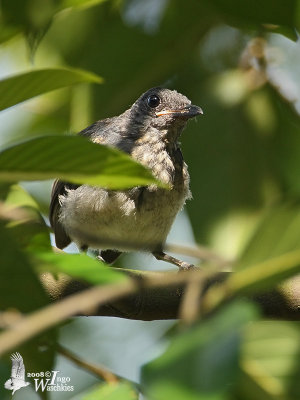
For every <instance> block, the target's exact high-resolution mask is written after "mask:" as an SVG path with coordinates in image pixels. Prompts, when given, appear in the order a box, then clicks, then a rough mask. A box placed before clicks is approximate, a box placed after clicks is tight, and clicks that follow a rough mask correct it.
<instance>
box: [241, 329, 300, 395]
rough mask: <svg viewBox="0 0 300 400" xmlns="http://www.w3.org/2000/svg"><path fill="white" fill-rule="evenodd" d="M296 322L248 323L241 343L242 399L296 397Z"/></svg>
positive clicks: (299, 340) (299, 385) (299, 390)
mask: <svg viewBox="0 0 300 400" xmlns="http://www.w3.org/2000/svg"><path fill="white" fill-rule="evenodd" d="M299 328H300V325H299V322H286V321H259V322H254V323H252V324H249V325H248V326H247V328H246V330H245V340H244V342H243V346H242V359H241V369H242V372H243V375H242V379H241V381H240V384H239V387H238V393H239V395H240V397H241V398H242V399H244V400H252V399H254V398H255V400H274V399H285V400H294V399H299V398H300V382H299V369H300V358H299V354H300V329H299Z"/></svg>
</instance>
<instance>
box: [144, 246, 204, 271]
mask: <svg viewBox="0 0 300 400" xmlns="http://www.w3.org/2000/svg"><path fill="white" fill-rule="evenodd" d="M152 254H153V255H154V257H155V258H156V259H157V260H161V261H166V262H169V263H171V264H173V265H176V266H177V267H178V268H179V270H180V271H191V270H193V269H195V268H196V267H195V266H194V265H193V264H189V263H187V262H185V261H181V260H178V258H175V257H172V256H169V255H168V254H166V253H164V252H163V251H154V252H153V253H152Z"/></svg>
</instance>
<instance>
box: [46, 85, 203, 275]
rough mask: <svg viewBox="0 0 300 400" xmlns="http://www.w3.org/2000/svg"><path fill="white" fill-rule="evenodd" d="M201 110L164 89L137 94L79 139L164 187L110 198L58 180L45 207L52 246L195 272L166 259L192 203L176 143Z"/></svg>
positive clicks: (115, 193) (98, 189)
mask: <svg viewBox="0 0 300 400" xmlns="http://www.w3.org/2000/svg"><path fill="white" fill-rule="evenodd" d="M199 114H202V110H201V108H200V107H198V106H194V105H192V104H191V101H190V100H189V99H188V98H187V97H185V96H184V95H182V94H180V93H178V92H176V91H175V90H169V89H165V88H159V87H157V88H152V89H149V90H148V91H147V92H146V93H144V94H142V95H141V96H140V97H139V98H138V99H137V101H136V102H135V103H134V104H133V105H132V106H131V107H130V108H129V109H128V110H126V111H125V112H124V113H123V114H121V115H119V116H116V117H112V118H107V119H104V120H100V121H97V122H95V123H94V124H93V125H91V126H89V127H88V128H86V129H84V130H83V131H81V132H80V133H79V135H82V136H85V137H87V138H88V139H89V140H91V141H93V142H94V143H100V144H103V145H107V146H111V147H116V148H118V149H120V150H122V151H124V152H126V153H128V154H130V156H131V157H132V158H133V159H135V160H137V161H138V162H140V163H141V164H143V165H144V166H146V167H148V168H149V169H150V170H151V171H152V174H153V175H154V176H155V177H156V178H157V179H159V180H160V181H162V182H163V183H166V184H167V185H169V188H170V189H167V188H161V187H158V186H156V185H150V186H137V187H134V188H132V189H128V190H117V191H116V190H108V189H105V188H101V187H93V186H88V185H80V186H79V185H74V184H71V183H67V182H63V181H60V180H56V181H55V182H54V184H53V188H52V194H51V204H50V223H51V226H52V228H53V230H54V234H55V240H56V245H57V247H59V248H61V249H62V248H64V247H66V246H67V245H68V244H69V243H70V242H71V241H73V242H75V243H76V244H77V246H78V247H79V248H80V249H81V250H86V249H87V248H94V249H99V248H101V249H102V250H101V251H100V253H99V258H100V259H102V260H104V261H105V262H107V263H112V262H114V261H115V260H116V259H117V257H118V256H119V255H120V254H121V253H122V252H123V251H129V250H133V249H139V250H145V251H150V252H151V253H152V254H153V255H154V256H155V257H156V258H157V259H160V260H164V261H168V262H171V263H172V264H175V265H177V266H178V267H179V268H180V269H187V268H190V267H191V266H192V265H191V264H188V263H186V262H183V261H180V260H178V259H176V258H174V257H171V256H169V255H167V254H165V253H164V252H163V246H164V243H165V241H166V238H167V235H168V233H169V230H170V228H171V225H172V223H173V221H174V219H175V217H176V215H177V213H178V211H179V210H180V209H181V208H182V207H183V205H184V203H185V201H186V199H188V198H190V197H191V194H190V190H189V174H188V171H187V165H186V163H185V162H184V160H183V157H182V153H181V150H180V144H179V141H178V140H179V138H180V135H181V133H182V131H183V129H184V127H185V126H186V123H187V121H188V120H189V119H190V118H193V117H195V116H197V115H199Z"/></svg>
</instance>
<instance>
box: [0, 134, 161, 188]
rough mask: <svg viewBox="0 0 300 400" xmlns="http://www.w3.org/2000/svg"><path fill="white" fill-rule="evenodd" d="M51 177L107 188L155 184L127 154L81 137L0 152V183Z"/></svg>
mask: <svg viewBox="0 0 300 400" xmlns="http://www.w3.org/2000/svg"><path fill="white" fill-rule="evenodd" d="M51 178H61V179H63V180H67V181H71V182H74V183H86V184H90V185H101V186H104V187H107V188H110V189H116V188H126V187H130V186H137V185H147V184H152V183H158V182H157V181H156V180H155V178H154V177H153V176H152V174H151V173H150V171H149V170H148V169H146V168H145V167H143V166H142V165H141V164H139V163H137V162H135V161H133V160H132V159H131V158H130V157H129V156H128V155H126V154H124V153H122V152H120V151H118V150H116V149H112V148H109V147H106V146H102V145H99V144H95V143H92V142H90V141H88V140H87V139H86V138H84V137H81V136H63V137H62V136H43V137H39V138H35V139H31V140H27V141H25V142H22V143H20V144H17V145H13V146H11V147H9V148H8V149H6V150H3V151H2V152H0V180H3V181H18V180H27V181H28V180H43V179H51Z"/></svg>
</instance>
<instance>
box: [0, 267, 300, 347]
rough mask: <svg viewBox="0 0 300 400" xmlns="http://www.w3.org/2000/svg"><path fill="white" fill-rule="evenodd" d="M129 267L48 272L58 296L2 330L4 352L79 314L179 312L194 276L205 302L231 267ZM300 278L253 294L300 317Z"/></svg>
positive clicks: (274, 309) (272, 313)
mask: <svg viewBox="0 0 300 400" xmlns="http://www.w3.org/2000/svg"><path fill="white" fill-rule="evenodd" d="M124 272H125V273H126V274H127V275H129V277H131V278H133V279H128V280H125V281H123V282H120V283H115V284H109V285H105V286H92V287H89V285H87V284H86V283H83V282H80V281H76V280H74V279H72V278H70V277H67V276H61V277H60V278H59V279H58V280H55V279H54V278H53V277H52V275H51V274H49V273H46V274H43V275H42V277H41V280H42V282H43V284H44V287H45V288H46V290H47V291H48V293H49V295H50V296H51V297H52V299H53V300H56V302H54V303H53V304H50V305H48V306H46V307H44V308H43V309H41V310H37V311H34V312H32V313H31V314H29V315H28V316H26V317H20V318H19V319H18V320H17V321H16V322H15V323H14V324H12V325H11V326H10V327H9V328H7V329H6V330H5V331H4V332H3V333H1V334H0V355H1V354H3V353H6V352H8V351H10V350H11V349H15V348H16V347H17V346H19V345H21V344H22V343H24V342H25V341H26V340H28V339H30V338H32V337H34V336H36V335H38V334H39V333H41V332H43V331H45V330H47V329H49V328H51V327H53V326H55V325H57V324H59V323H61V322H63V321H64V320H66V319H67V318H70V317H72V316H75V315H86V316H91V315H94V316H96V315H97V316H115V317H121V318H130V319H138V320H154V319H174V318H177V317H178V311H179V307H180V303H181V298H182V295H183V294H184V293H185V292H186V287H187V285H188V284H189V282H191V281H197V282H198V283H199V285H202V286H201V289H202V290H201V291H200V292H199V293H200V296H199V297H200V299H199V303H200V306H201V304H202V299H203V296H204V295H205V293H206V291H207V290H208V289H209V288H212V287H216V286H217V285H218V284H220V282H224V281H225V280H226V279H228V277H229V276H230V273H226V272H221V273H220V272H219V273H216V272H215V271H208V270H199V271H190V272H182V273H172V272H143V271H130V270H129V271H128V270H127V271H126V270H125V271H124ZM299 281H300V277H299V276H298V277H296V278H294V279H292V280H289V281H286V282H285V283H284V285H282V286H280V287H278V288H277V289H275V290H272V291H271V292H267V293H264V294H261V295H258V296H254V297H253V296H252V299H254V301H256V302H257V303H258V304H259V305H260V306H261V308H262V310H263V312H264V313H265V315H266V316H268V317H276V318H284V319H288V320H299V314H300V313H299V304H300V293H299V292H300V288H299V286H300V285H299ZM195 297H196V296H194V295H193V296H191V297H190V299H192V300H189V301H192V302H193V303H194V301H195ZM228 298H230V296H229V297H227V299H228ZM57 300H59V301H57ZM201 311H202V312H203V310H201ZM204 313H205V310H204ZM192 317H193V318H194V315H192Z"/></svg>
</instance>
